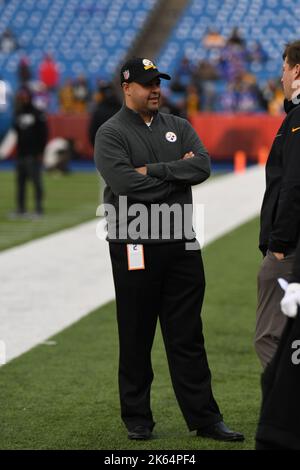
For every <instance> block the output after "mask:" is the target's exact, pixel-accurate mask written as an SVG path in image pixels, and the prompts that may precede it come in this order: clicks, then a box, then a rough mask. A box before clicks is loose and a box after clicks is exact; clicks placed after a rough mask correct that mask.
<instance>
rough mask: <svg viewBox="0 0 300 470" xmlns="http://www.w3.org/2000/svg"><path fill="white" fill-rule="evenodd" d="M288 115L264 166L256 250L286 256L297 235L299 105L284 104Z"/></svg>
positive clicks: (299, 207)
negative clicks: (263, 192) (263, 183)
mask: <svg viewBox="0 0 300 470" xmlns="http://www.w3.org/2000/svg"><path fill="white" fill-rule="evenodd" d="M285 110H286V113H287V116H286V118H285V120H284V121H283V123H282V125H281V127H280V129H279V130H278V133H277V135H276V137H275V139H274V142H273V145H272V148H271V152H270V155H269V158H268V161H267V165H266V191H265V195H264V200H263V204H262V209H261V217H260V226H261V228H260V238H259V248H260V250H261V251H262V253H263V254H264V255H265V253H266V251H267V249H269V250H270V251H274V252H278V253H285V254H287V253H289V252H291V251H293V250H294V249H295V248H296V245H297V241H298V239H299V234H300V106H299V105H296V104H293V103H292V102H291V101H285Z"/></svg>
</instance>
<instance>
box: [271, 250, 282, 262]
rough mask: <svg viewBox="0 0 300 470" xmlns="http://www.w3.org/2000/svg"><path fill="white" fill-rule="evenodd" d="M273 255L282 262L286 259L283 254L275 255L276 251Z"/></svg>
mask: <svg viewBox="0 0 300 470" xmlns="http://www.w3.org/2000/svg"><path fill="white" fill-rule="evenodd" d="M273 255H274V256H275V258H277V259H278V261H281V260H282V259H283V258H284V254H283V253H275V251H273Z"/></svg>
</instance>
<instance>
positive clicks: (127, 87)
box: [122, 82, 131, 96]
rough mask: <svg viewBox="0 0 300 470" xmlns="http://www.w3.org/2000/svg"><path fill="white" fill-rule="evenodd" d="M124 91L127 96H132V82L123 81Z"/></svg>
mask: <svg viewBox="0 0 300 470" xmlns="http://www.w3.org/2000/svg"><path fill="white" fill-rule="evenodd" d="M122 88H123V92H124V94H125V95H126V96H130V94H131V93H130V84H129V83H127V82H124V83H122Z"/></svg>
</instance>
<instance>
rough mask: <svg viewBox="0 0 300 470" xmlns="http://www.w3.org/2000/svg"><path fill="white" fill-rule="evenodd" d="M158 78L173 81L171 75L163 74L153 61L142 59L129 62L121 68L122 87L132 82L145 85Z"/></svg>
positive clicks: (138, 58) (137, 58) (136, 58)
mask: <svg viewBox="0 0 300 470" xmlns="http://www.w3.org/2000/svg"><path fill="white" fill-rule="evenodd" d="M157 77H159V78H164V79H165V80H171V77H170V75H168V74H167V73H161V72H160V71H159V70H158V69H157V67H156V65H155V64H154V63H153V62H152V61H151V60H149V59H143V58H142V57H135V58H133V59H130V60H128V61H127V62H126V63H125V64H124V65H123V66H122V68H121V85H122V83H131V82H137V83H140V84H141V85H144V84H145V83H148V82H150V81H151V80H153V79H154V78H157Z"/></svg>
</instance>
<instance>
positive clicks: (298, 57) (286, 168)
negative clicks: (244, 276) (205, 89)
mask: <svg viewBox="0 0 300 470" xmlns="http://www.w3.org/2000/svg"><path fill="white" fill-rule="evenodd" d="M283 59H284V63H283V75H282V79H281V81H282V84H283V90H284V95H285V101H284V108H285V111H286V113H287V116H286V118H285V119H284V121H283V123H282V125H281V127H280V129H279V131H278V133H277V135H276V137H275V139H274V142H273V145H272V148H271V152H270V155H269V158H268V161H267V165H266V191H265V195H264V200H263V205H262V209H261V220H260V222H261V227H260V239H259V248H260V250H261V251H262V253H263V255H264V259H263V262H262V266H261V269H260V272H259V274H258V307H257V319H256V334H255V349H256V352H257V354H258V357H259V359H260V361H261V363H262V365H263V367H264V368H265V367H266V365H267V364H268V363H269V362H270V361H271V359H272V357H273V355H274V353H275V351H276V349H277V346H278V343H279V340H280V337H281V334H282V331H283V328H284V326H285V323H286V318H285V317H284V315H282V313H281V310H280V300H281V298H282V290H281V288H280V286H279V284H278V281H277V279H278V278H279V277H283V278H284V279H289V276H290V275H291V273H292V266H293V263H294V258H295V256H294V252H295V248H296V246H297V241H298V238H299V234H300V158H299V149H300V106H299V104H300V99H299V98H300V82H299V79H300V41H296V42H293V43H291V44H288V45H287V46H286V48H285V51H284V54H283Z"/></svg>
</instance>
